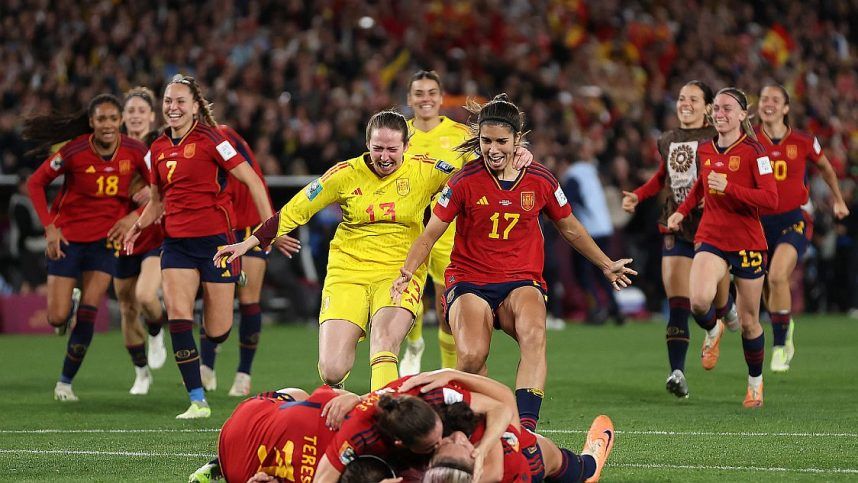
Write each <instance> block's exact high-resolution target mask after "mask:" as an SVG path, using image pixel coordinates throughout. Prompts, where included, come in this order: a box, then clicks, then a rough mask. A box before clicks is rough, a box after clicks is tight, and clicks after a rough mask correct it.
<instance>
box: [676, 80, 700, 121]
mask: <svg viewBox="0 0 858 483" xmlns="http://www.w3.org/2000/svg"><path fill="white" fill-rule="evenodd" d="M705 115H706V100H705V96H704V94H703V89H701V88H700V87H698V86H695V85H692V84H688V85H685V86H683V87H682V89H680V90H679V98H678V99H677V100H676V117H678V118H679V125H680V127H682V128H683V129H694V128H698V127H703V121H704V119H705Z"/></svg>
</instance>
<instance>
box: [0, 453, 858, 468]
mask: <svg viewBox="0 0 858 483" xmlns="http://www.w3.org/2000/svg"><path fill="white" fill-rule="evenodd" d="M4 453H5V454H19V455H20V454H33V455H57V454H61V455H77V456H120V457H143V458H199V459H208V458H212V457H214V456H215V455H213V454H207V453H149V452H144V451H84V450H61V449H54V450H40V449H0V454H4ZM609 466H612V467H615V468H642V469H652V470H665V469H667V470H720V471H756V472H769V473H810V474H858V468H781V467H770V466H722V465H714V466H710V465H673V464H658V463H619V464H617V463H610V464H609Z"/></svg>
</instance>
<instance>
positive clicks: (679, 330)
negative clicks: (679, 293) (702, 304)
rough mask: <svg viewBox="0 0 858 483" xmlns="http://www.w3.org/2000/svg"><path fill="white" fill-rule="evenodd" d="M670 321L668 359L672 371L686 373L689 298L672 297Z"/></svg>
mask: <svg viewBox="0 0 858 483" xmlns="http://www.w3.org/2000/svg"><path fill="white" fill-rule="evenodd" d="M668 305H669V306H670V319H669V320H668V321H667V332H666V334H665V336H666V338H667V359H668V360H669V361H670V370H671V372H672V371H675V370H677V369H679V370H680V371H683V372H685V354H687V353H688V338H689V334H688V316H689V315H691V302H689V301H688V297H670V299H669V300H668Z"/></svg>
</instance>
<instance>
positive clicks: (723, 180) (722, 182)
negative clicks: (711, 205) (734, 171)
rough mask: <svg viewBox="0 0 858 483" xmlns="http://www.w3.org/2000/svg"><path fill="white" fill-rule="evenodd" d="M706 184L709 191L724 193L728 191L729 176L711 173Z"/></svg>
mask: <svg viewBox="0 0 858 483" xmlns="http://www.w3.org/2000/svg"><path fill="white" fill-rule="evenodd" d="M706 183H707V184H708V185H709V189H711V190H715V191H717V192H719V193H723V192H724V191H725V190H726V189H727V174H726V173H716V172H715V171H710V172H709V176H707V177H706Z"/></svg>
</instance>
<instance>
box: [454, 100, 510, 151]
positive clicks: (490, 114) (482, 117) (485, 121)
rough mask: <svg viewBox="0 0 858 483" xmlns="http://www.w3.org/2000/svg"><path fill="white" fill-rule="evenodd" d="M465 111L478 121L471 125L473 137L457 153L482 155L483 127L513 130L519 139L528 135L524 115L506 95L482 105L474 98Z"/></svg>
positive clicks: (459, 146) (469, 101)
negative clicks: (525, 130)
mask: <svg viewBox="0 0 858 483" xmlns="http://www.w3.org/2000/svg"><path fill="white" fill-rule="evenodd" d="M465 109H467V110H468V112H470V113H471V116H472V118H473V117H476V120H475V121H473V122H470V123H469V126H470V128H471V137H470V138H468V139H466V140H465V141H464V142H462V144H460V145H458V146H456V148H455V149H456V151H459V152H461V153H466V154H467V153H477V154H478V155H479V154H481V153H480V128H481V127H482V126H483V125H491V126H504V127H508V128H510V129H511V130H512V132H513V134H515V135H516V137H518V138H523V137H524V136H525V135H526V134H527V133H526V132H522V130H523V129H524V113H523V112H521V111H519V110H518V106H516V105H515V104H513V103H512V102H510V100H509V96H507V95H506V94H498V95H496V96H495V97H494V99H492V100H491V101H489V102H487V103H485V104H482V105H481V104H480V103H478V102H477V101H476V100H474V99H473V98H468V102H467V104H466V105H465Z"/></svg>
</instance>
